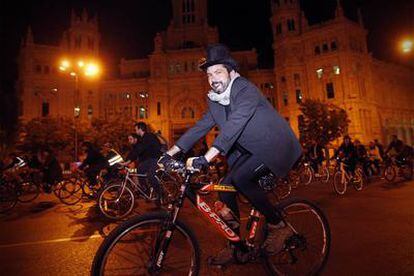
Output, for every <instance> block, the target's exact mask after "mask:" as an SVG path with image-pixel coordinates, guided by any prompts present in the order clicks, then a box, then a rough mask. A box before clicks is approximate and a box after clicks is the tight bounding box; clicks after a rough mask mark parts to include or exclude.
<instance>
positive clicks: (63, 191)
mask: <svg viewBox="0 0 414 276" xmlns="http://www.w3.org/2000/svg"><path fill="white" fill-rule="evenodd" d="M58 198H59V200H60V202H62V203H63V204H66V205H75V204H77V203H78V202H79V201H81V199H82V186H81V184H80V183H79V182H77V181H76V180H75V181H73V180H71V179H66V180H63V183H62V187H61V188H60V189H59V192H58Z"/></svg>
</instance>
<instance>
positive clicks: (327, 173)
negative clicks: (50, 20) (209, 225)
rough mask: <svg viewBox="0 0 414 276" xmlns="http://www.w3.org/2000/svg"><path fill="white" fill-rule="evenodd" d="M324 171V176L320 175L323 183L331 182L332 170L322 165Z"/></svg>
mask: <svg viewBox="0 0 414 276" xmlns="http://www.w3.org/2000/svg"><path fill="white" fill-rule="evenodd" d="M322 172H323V174H322V176H321V177H320V179H321V182H322V183H328V182H329V178H330V172H329V169H328V167H326V166H323V167H322Z"/></svg>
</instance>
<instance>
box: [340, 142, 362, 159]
mask: <svg viewBox="0 0 414 276" xmlns="http://www.w3.org/2000/svg"><path fill="white" fill-rule="evenodd" d="M341 152H342V153H343V155H344V157H346V158H348V159H350V160H356V158H357V156H358V154H357V150H356V148H355V145H354V144H353V143H352V142H350V143H349V144H348V145H346V144H345V143H342V144H341V146H340V147H339V148H338V150H337V151H336V152H335V157H336V156H338V154H339V153H341Z"/></svg>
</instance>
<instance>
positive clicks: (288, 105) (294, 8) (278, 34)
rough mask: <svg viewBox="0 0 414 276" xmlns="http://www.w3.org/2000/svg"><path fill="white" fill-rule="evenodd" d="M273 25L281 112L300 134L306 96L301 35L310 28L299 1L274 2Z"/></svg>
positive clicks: (278, 0)
mask: <svg viewBox="0 0 414 276" xmlns="http://www.w3.org/2000/svg"><path fill="white" fill-rule="evenodd" d="M271 25H272V29H273V50H274V60H275V78H276V80H275V83H276V91H277V99H278V110H279V112H280V113H281V114H282V116H284V117H285V118H286V120H288V121H289V122H290V124H291V126H292V127H293V129H294V130H295V131H297V129H298V120H301V118H300V117H298V115H299V105H298V103H300V102H301V101H302V98H303V95H304V94H306V91H304V88H305V87H306V85H305V84H306V83H305V81H306V79H305V72H304V57H303V56H304V47H303V45H302V36H301V34H302V33H303V30H304V29H306V28H307V25H308V24H307V21H306V18H305V17H304V14H303V13H302V12H301V9H300V5H299V0H273V1H272V17H271Z"/></svg>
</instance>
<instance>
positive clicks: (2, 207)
mask: <svg viewBox="0 0 414 276" xmlns="http://www.w3.org/2000/svg"><path fill="white" fill-rule="evenodd" d="M16 204H17V195H16V193H15V191H14V190H13V189H11V188H10V186H8V185H6V184H5V183H0V214H5V213H7V212H9V211H10V210H12V209H13V208H14V206H16Z"/></svg>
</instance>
